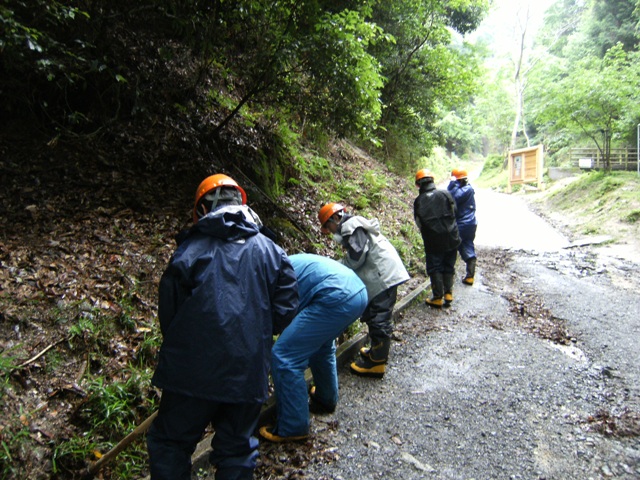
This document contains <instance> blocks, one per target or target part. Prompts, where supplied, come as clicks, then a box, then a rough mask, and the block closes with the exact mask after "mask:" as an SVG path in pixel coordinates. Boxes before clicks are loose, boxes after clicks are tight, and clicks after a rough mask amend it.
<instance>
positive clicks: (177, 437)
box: [147, 174, 298, 480]
mask: <svg viewBox="0 0 640 480" xmlns="http://www.w3.org/2000/svg"><path fill="white" fill-rule="evenodd" d="M246 200H247V197H246V194H245V192H244V190H243V189H242V188H241V187H240V186H238V184H237V183H236V182H235V181H234V180H233V179H231V178H230V177H228V176H226V175H220V174H219V175H212V176H210V177H207V178H206V179H205V180H203V181H202V183H201V184H200V186H199V187H198V189H197V190H196V197H195V205H194V209H193V219H194V225H193V226H192V227H191V228H190V229H189V230H188V231H185V232H183V233H182V234H181V235H180V236H179V238H178V248H177V249H176V251H175V252H174V253H173V256H172V257H171V260H170V261H169V265H168V266H167V268H166V270H165V272H164V274H163V275H162V278H161V280H160V287H159V302H158V319H159V321H160V328H161V330H162V336H163V342H162V346H161V348H160V353H159V359H158V365H157V368H156V371H155V373H154V375H153V379H152V384H153V385H155V386H156V387H158V388H161V389H162V397H161V399H160V408H159V411H158V416H157V417H156V419H155V420H154V422H153V424H152V425H151V428H150V429H149V432H148V435H147V448H148V451H149V462H150V472H151V478H152V479H153V480H157V479H167V480H169V479H170V480H177V479H181V480H188V479H190V478H191V455H192V454H193V452H194V450H195V448H196V445H197V443H198V441H199V440H200V438H201V437H202V434H203V432H204V430H205V428H206V427H207V425H208V424H209V423H211V424H212V426H213V428H214V430H215V435H214V436H213V440H212V441H211V447H212V448H213V451H212V452H211V454H210V456H209V460H210V462H211V463H212V464H213V465H215V466H216V474H215V478H216V480H228V479H247V480H248V479H251V478H253V471H254V469H255V466H256V459H257V457H258V440H257V439H256V438H255V437H254V436H253V432H254V430H255V429H256V427H257V424H258V417H259V414H260V410H261V407H262V404H263V403H264V401H265V400H266V399H267V398H268V372H269V363H270V353H271V347H272V344H273V334H277V333H280V332H281V331H283V330H284V328H285V327H286V326H287V325H289V323H290V322H291V320H292V319H293V317H294V316H295V313H296V311H297V308H298V288H297V282H296V276H295V272H294V270H293V266H292V265H291V262H290V261H289V259H288V257H287V255H286V254H285V252H284V251H283V250H282V249H281V248H280V247H278V246H277V245H276V244H275V243H273V241H272V240H270V239H269V238H267V237H266V236H264V235H263V234H261V233H260V228H261V222H260V219H259V218H258V216H257V215H256V214H255V213H254V212H253V211H252V210H251V209H250V208H249V207H248V206H247V205H246Z"/></svg>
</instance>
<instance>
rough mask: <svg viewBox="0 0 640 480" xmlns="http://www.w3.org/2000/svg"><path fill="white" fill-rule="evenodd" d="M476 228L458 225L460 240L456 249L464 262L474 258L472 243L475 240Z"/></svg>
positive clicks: (475, 226) (474, 251)
mask: <svg viewBox="0 0 640 480" xmlns="http://www.w3.org/2000/svg"><path fill="white" fill-rule="evenodd" d="M477 228H478V226H477V225H458V232H460V240H462V242H461V243H460V246H459V247H458V252H460V256H461V257H462V260H463V261H465V262H466V261H468V260H471V259H472V258H476V249H475V246H474V244H473V242H474V241H475V239H476V229H477Z"/></svg>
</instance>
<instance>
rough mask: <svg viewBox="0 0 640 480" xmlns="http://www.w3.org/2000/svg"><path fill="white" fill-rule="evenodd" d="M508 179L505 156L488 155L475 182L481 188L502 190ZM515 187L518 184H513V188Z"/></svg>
mask: <svg viewBox="0 0 640 480" xmlns="http://www.w3.org/2000/svg"><path fill="white" fill-rule="evenodd" d="M508 181H509V178H508V172H507V169H506V168H505V157H503V156H502V155H489V156H488V157H487V160H486V161H485V162H484V165H483V167H482V172H481V173H480V176H479V177H478V178H477V179H476V181H475V184H476V185H478V186H479V187H482V188H493V189H497V190H504V189H505V188H506V187H507V184H508ZM515 187H518V185H514V189H515Z"/></svg>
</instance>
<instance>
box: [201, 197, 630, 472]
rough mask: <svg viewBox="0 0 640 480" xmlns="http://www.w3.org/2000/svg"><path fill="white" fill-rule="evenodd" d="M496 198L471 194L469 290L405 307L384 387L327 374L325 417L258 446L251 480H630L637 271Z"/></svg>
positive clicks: (457, 288)
mask: <svg viewBox="0 0 640 480" xmlns="http://www.w3.org/2000/svg"><path fill="white" fill-rule="evenodd" d="M511 198H512V197H507V196H505V195H499V194H489V195H479V196H478V210H479V211H482V212H484V217H481V218H480V227H479V234H478V246H479V248H478V249H479V260H478V278H477V282H476V284H475V285H474V286H473V287H467V286H464V285H462V284H461V283H460V282H459V280H458V282H457V283H456V286H455V290H454V295H455V301H454V306H453V307H452V308H450V309H448V310H442V311H434V310H432V309H429V308H428V307H426V306H425V305H424V303H423V301H422V299H418V300H417V301H415V302H413V303H412V305H411V306H410V307H409V308H408V309H406V310H404V311H403V312H402V313H401V314H400V317H399V318H398V321H397V324H396V339H395V342H394V344H393V347H392V355H391V359H390V364H389V369H388V373H387V374H386V375H385V377H384V378H383V379H381V380H375V379H364V378H359V377H357V376H354V375H352V374H350V373H349V371H348V369H347V367H343V368H342V369H341V370H340V395H341V398H340V403H339V405H338V408H337V410H336V412H335V413H334V414H332V415H328V416H313V419H312V433H313V435H312V437H311V438H310V439H309V440H308V441H306V442H302V443H295V444H288V445H273V444H268V443H267V442H262V443H261V447H260V448H261V465H260V467H259V469H258V470H257V472H256V478H263V479H266V478H269V479H275V478H291V479H293V478H308V479H335V480H338V479H344V480H350V479H403V480H405V479H422V478H427V479H465V480H469V479H580V480H582V479H600V478H620V479H639V478H640V436H639V435H640V415H639V413H640V345H639V343H640V335H639V333H640V332H639V331H640V320H639V319H640V302H639V296H638V293H637V292H638V287H640V279H639V278H638V275H637V272H638V265H637V264H634V263H631V262H630V261H628V260H624V259H620V258H615V257H610V256H604V255H602V254H601V253H600V252H599V250H598V247H597V246H585V247H579V248H566V247H567V246H568V245H569V243H568V241H567V240H566V239H565V238H563V237H562V236H561V235H560V234H559V233H558V232H556V231H555V230H553V228H552V227H551V226H550V225H548V224H546V223H545V222H544V221H542V219H540V218H539V217H537V216H535V215H534V214H532V213H531V212H529V211H528V209H527V207H526V204H525V203H524V202H521V201H516V202H514V201H512V200H511ZM492 202H494V203H492ZM507 205H508V206H509V210H508V217H509V221H508V222H504V221H503V222H495V221H491V220H492V218H493V216H494V215H498V213H499V212H500V213H503V214H504V213H505V212H507V210H505V208H506V206H507ZM496 208H499V209H500V210H499V212H498V211H495V210H493V212H492V210H491V209H496ZM503 218H504V217H503ZM483 222H484V223H483ZM518 237H519V238H521V240H522V241H521V242H520V243H521V244H522V247H518V244H519V241H518ZM534 239H537V241H535V240H534ZM460 268H462V266H461V265H460ZM207 475H208V473H207V472H206V471H204V470H200V472H199V474H196V475H194V477H196V476H199V477H200V478H202V477H203V476H207Z"/></svg>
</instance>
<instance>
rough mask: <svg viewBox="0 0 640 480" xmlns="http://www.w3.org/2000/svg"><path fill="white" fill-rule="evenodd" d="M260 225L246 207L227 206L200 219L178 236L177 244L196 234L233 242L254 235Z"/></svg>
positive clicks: (251, 211) (257, 219)
mask: <svg viewBox="0 0 640 480" xmlns="http://www.w3.org/2000/svg"><path fill="white" fill-rule="evenodd" d="M261 225H262V222H261V221H260V218H259V217H258V215H257V214H256V213H255V212H254V211H253V210H251V209H250V208H249V207H248V206H246V205H229V206H226V207H220V208H218V209H216V210H214V211H213V212H210V213H208V214H207V215H205V216H204V217H202V218H201V219H200V220H198V223H196V224H195V225H193V226H192V227H191V228H190V229H189V230H187V232H186V233H184V234H181V235H179V236H178V238H177V242H178V244H181V243H182V242H184V241H185V240H186V239H187V238H189V237H190V236H192V235H195V234H198V233H201V234H204V235H208V236H210V237H215V238H220V239H223V240H227V241H229V242H234V241H237V240H241V239H243V238H247V237H251V236H253V235H256V234H257V233H259V232H260V227H261Z"/></svg>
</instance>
